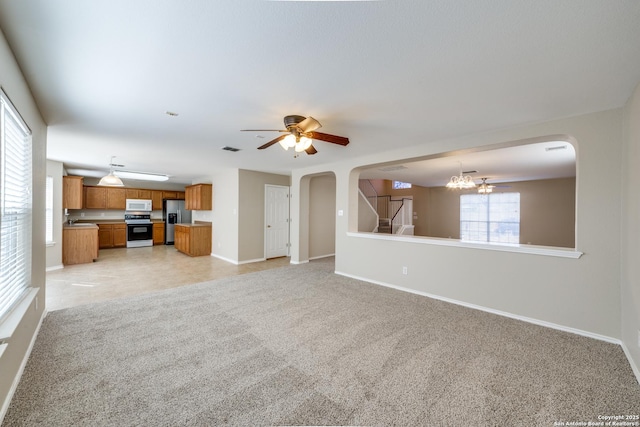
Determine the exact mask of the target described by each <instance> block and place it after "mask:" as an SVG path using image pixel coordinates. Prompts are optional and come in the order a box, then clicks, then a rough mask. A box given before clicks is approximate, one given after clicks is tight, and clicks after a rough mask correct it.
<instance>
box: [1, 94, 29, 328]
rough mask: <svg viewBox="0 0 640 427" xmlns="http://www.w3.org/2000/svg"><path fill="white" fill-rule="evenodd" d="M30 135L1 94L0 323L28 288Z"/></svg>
mask: <svg viewBox="0 0 640 427" xmlns="http://www.w3.org/2000/svg"><path fill="white" fill-rule="evenodd" d="M31 182H32V173H31V132H30V131H29V128H28V127H27V126H26V125H25V123H24V122H23V121H22V119H21V117H20V115H19V114H18V112H17V111H16V110H15V108H14V107H13V105H12V104H11V102H10V101H9V98H8V97H7V96H6V95H5V93H4V92H2V91H0V320H1V319H2V318H3V317H4V316H5V315H6V314H7V313H8V312H9V310H11V308H12V307H13V305H14V304H15V303H16V302H17V301H19V299H20V297H21V296H22V295H23V294H24V293H25V291H26V290H27V288H28V287H29V286H30V285H31V228H32V225H31V212H32V196H31Z"/></svg>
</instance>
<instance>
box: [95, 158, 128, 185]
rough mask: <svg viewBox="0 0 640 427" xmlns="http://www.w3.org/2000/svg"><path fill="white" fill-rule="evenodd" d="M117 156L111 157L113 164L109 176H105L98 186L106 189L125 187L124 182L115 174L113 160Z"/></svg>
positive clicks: (110, 164)
mask: <svg viewBox="0 0 640 427" xmlns="http://www.w3.org/2000/svg"><path fill="white" fill-rule="evenodd" d="M115 157H116V156H111V163H109V175H106V176H103V177H102V179H101V180H100V182H99V183H98V185H100V186H104V187H124V184H123V183H122V180H121V179H120V178H118V177H117V176H115V175H114V174H113V167H114V166H115V165H114V163H113V159H114V158H115Z"/></svg>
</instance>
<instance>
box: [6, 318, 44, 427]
mask: <svg viewBox="0 0 640 427" xmlns="http://www.w3.org/2000/svg"><path fill="white" fill-rule="evenodd" d="M46 316H47V310H43V311H42V315H41V316H40V320H39V321H38V325H37V326H36V330H35V332H34V333H33V336H32V337H31V342H30V343H29V347H28V348H27V351H26V353H25V355H24V357H23V358H22V362H21V363H20V368H19V369H18V372H17V373H16V376H15V377H14V378H13V381H12V382H11V388H10V389H9V393H8V394H7V398H6V399H5V401H4V402H2V408H1V409H0V425H2V422H3V421H4V416H5V415H6V414H7V411H8V410H9V405H10V404H11V400H12V399H13V395H14V394H15V392H16V390H17V389H18V384H19V383H20V380H21V379H22V374H23V373H24V368H26V367H27V362H28V361H29V356H31V351H32V350H33V346H34V345H35V343H36V338H37V337H38V333H39V332H40V327H41V326H42V322H43V320H44V318H45V317H46Z"/></svg>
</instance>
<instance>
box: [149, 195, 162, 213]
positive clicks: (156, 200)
mask: <svg viewBox="0 0 640 427" xmlns="http://www.w3.org/2000/svg"><path fill="white" fill-rule="evenodd" d="M151 209H153V210H154V211H156V210H160V209H162V191H161V190H151Z"/></svg>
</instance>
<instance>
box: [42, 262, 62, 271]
mask: <svg viewBox="0 0 640 427" xmlns="http://www.w3.org/2000/svg"><path fill="white" fill-rule="evenodd" d="M63 268H64V265H62V264H60V265H54V266H53V267H47V269H46V270H45V271H46V272H47V273H48V272H50V271H55V270H62V269H63Z"/></svg>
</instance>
